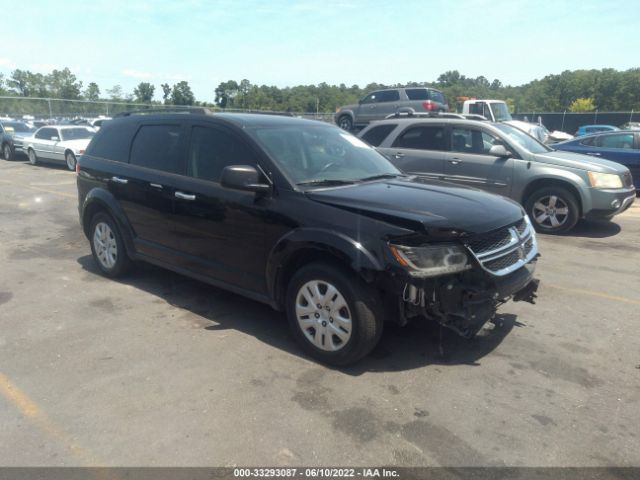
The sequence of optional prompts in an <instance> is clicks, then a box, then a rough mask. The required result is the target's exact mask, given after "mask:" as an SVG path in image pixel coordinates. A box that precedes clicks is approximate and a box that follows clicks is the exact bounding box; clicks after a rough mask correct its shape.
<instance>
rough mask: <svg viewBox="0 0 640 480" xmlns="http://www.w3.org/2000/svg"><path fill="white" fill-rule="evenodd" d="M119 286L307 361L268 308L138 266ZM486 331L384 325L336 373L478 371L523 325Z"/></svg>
mask: <svg viewBox="0 0 640 480" xmlns="http://www.w3.org/2000/svg"><path fill="white" fill-rule="evenodd" d="M78 263H79V264H80V265H81V266H82V268H84V269H85V270H86V271H87V272H88V273H89V274H90V275H96V276H99V277H102V276H101V274H100V272H99V270H98V268H97V267H96V265H95V263H94V261H93V259H92V257H91V256H90V255H86V256H83V257H81V258H79V259H78ZM108 281H111V280H108ZM118 281H120V282H122V283H124V284H127V285H130V286H132V287H134V288H137V289H140V290H143V291H145V292H147V293H150V294H152V295H155V296H157V297H159V298H161V299H163V300H165V301H166V302H167V303H169V304H170V305H172V306H174V307H176V308H180V309H183V310H185V311H187V312H191V313H192V314H193V315H197V316H199V317H201V318H202V319H205V320H206V321H208V322H210V324H209V325H206V326H205V327H204V329H205V330H208V331H219V330H226V329H234V330H238V331H241V332H243V333H245V334H248V335H251V336H253V337H255V338H257V339H259V340H260V341H262V342H264V343H265V344H267V345H270V346H272V347H275V348H279V349H281V350H283V351H285V352H287V353H290V354H292V355H296V356H299V357H303V358H306V357H305V356H304V354H303V353H302V351H301V350H300V348H299V347H298V346H297V344H296V343H295V341H294V339H293V336H292V335H291V334H290V333H289V326H288V323H287V321H286V318H285V315H284V313H281V312H276V311H274V310H272V309H271V308H270V307H268V306H266V305H263V304H261V303H258V302H254V301H251V300H248V299H246V298H244V297H241V296H239V295H235V294H233V293H229V292H226V291H224V290H222V289H219V288H216V287H213V286H210V285H208V284H206V283H203V282H199V281H197V280H192V279H190V278H187V277H184V276H182V275H179V274H176V273H173V272H170V271H167V270H164V269H161V268H157V267H154V266H151V265H147V264H136V267H135V268H134V269H132V272H131V273H129V274H128V275H127V276H126V277H124V278H123V279H120V280H118ZM203 323H206V322H203ZM488 326H489V327H493V328H492V329H488V328H487V329H484V330H483V331H482V332H481V333H480V334H479V335H478V336H477V337H476V338H474V339H472V340H465V339H463V338H461V337H459V336H458V335H456V334H455V333H453V332H452V331H450V330H447V329H441V328H440V327H439V326H438V325H436V324H434V323H431V322H427V321H424V322H414V323H412V324H409V325H408V326H406V327H398V326H396V325H394V324H387V325H385V331H384V333H383V335H382V340H381V341H380V343H379V344H378V346H377V347H376V348H375V349H374V350H373V352H372V353H371V354H370V355H369V356H368V357H366V358H364V359H363V360H361V361H360V362H359V363H358V364H356V365H354V366H351V367H348V368H342V369H340V370H341V371H342V372H344V373H346V374H349V375H361V374H363V373H365V372H372V371H373V372H384V371H403V370H411V369H414V368H421V367H424V366H426V365H474V366H476V365H480V363H479V362H480V360H481V359H482V358H483V357H484V356H485V355H488V354H489V353H491V352H492V351H493V350H494V349H496V348H497V347H498V345H500V343H501V342H502V340H503V339H504V338H505V337H506V336H507V335H508V334H509V332H510V331H511V330H512V329H513V328H514V327H520V326H523V325H522V324H521V323H519V322H518V321H517V319H516V316H515V315H511V314H502V315H501V316H500V317H499V318H497V319H496V322H495V325H493V324H488Z"/></svg>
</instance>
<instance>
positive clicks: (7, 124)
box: [0, 120, 35, 160]
mask: <svg viewBox="0 0 640 480" xmlns="http://www.w3.org/2000/svg"><path fill="white" fill-rule="evenodd" d="M34 131H35V128H32V127H30V126H29V125H27V124H26V123H24V122H19V121H15V120H11V121H5V120H3V121H0V148H2V158H4V159H5V160H12V159H13V157H14V155H15V153H16V152H21V151H22V142H23V141H24V138H25V137H28V136H30V135H32V134H33V132H34Z"/></svg>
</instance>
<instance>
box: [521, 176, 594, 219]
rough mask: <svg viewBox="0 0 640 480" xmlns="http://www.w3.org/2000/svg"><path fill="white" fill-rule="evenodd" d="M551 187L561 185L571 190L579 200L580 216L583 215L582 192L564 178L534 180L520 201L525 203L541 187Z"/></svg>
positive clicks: (577, 200)
mask: <svg viewBox="0 0 640 480" xmlns="http://www.w3.org/2000/svg"><path fill="white" fill-rule="evenodd" d="M549 187H560V188H564V189H566V190H568V191H569V192H571V193H572V194H573V196H574V197H575V199H576V202H578V208H579V209H580V212H579V215H578V216H579V217H582V197H580V192H579V191H578V189H577V188H576V187H574V186H573V185H571V183H569V182H565V181H564V180H557V179H555V178H540V179H538V180H534V181H533V182H531V183H530V184H529V185H527V188H526V189H525V191H524V193H523V194H522V201H521V202H520V203H521V204H522V205H524V204H525V203H526V202H527V199H528V198H529V195H531V194H532V193H533V192H535V191H536V190H539V189H541V188H549Z"/></svg>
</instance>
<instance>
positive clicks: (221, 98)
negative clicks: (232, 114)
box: [214, 80, 238, 108]
mask: <svg viewBox="0 0 640 480" xmlns="http://www.w3.org/2000/svg"><path fill="white" fill-rule="evenodd" d="M215 94H216V98H215V100H214V101H215V103H216V105H217V106H219V107H220V108H231V107H233V101H234V99H235V97H236V95H238V82H236V81H235V80H228V81H226V82H222V83H220V85H218V86H217V87H216V90H215Z"/></svg>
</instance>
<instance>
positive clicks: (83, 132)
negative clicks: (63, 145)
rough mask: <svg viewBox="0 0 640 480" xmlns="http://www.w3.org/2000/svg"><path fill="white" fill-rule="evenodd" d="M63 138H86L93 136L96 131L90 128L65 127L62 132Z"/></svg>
mask: <svg viewBox="0 0 640 480" xmlns="http://www.w3.org/2000/svg"><path fill="white" fill-rule="evenodd" d="M60 133H61V134H62V139H61V140H65V141H66V140H81V139H84V138H91V137H93V136H94V135H95V133H96V132H94V131H93V130H89V129H88V128H65V129H62V130H61V132H60Z"/></svg>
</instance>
